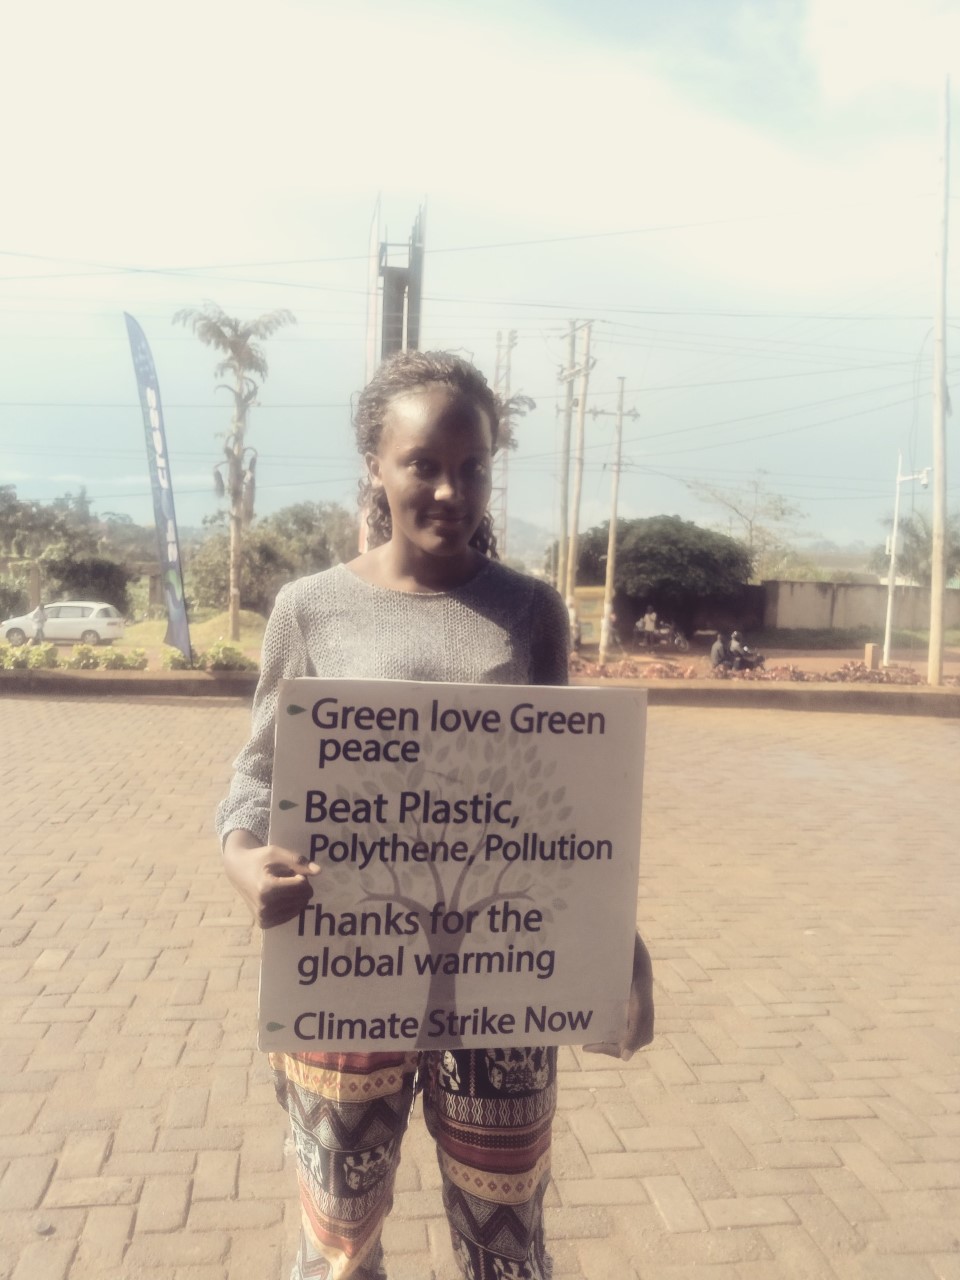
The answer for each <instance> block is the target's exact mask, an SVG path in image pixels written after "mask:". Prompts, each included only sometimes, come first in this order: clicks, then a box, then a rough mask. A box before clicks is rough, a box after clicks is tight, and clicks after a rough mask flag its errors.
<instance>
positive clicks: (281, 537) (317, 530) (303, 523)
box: [186, 502, 357, 614]
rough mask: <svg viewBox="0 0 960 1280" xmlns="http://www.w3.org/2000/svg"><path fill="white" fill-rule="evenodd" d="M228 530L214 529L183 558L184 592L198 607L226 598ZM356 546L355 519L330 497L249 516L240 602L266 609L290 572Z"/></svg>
mask: <svg viewBox="0 0 960 1280" xmlns="http://www.w3.org/2000/svg"><path fill="white" fill-rule="evenodd" d="M228 547H229V536H228V534H227V532H226V531H225V530H223V529H222V528H220V529H215V531H214V532H213V533H211V534H210V535H209V536H208V537H207V538H206V539H205V540H204V541H203V542H202V543H201V545H200V546H199V547H198V548H196V549H195V550H193V551H192V552H191V553H190V554H189V555H188V556H187V561H186V581H187V594H188V595H189V597H190V599H191V601H192V603H193V604H194V605H196V606H197V607H199V608H201V609H217V610H221V609H226V608H227V606H228V604H229V600H230V578H229V572H228V557H227V551H228ZM356 550H357V522H356V519H355V518H354V517H353V516H351V515H350V513H349V512H348V511H345V510H344V508H343V507H340V506H337V505H336V503H332V502H299V503H296V504H294V505H293V506H290V507H284V508H283V509H282V510H281V511H277V512H275V513H274V514H273V515H272V516H266V517H264V518H263V519H261V520H256V521H254V523H253V525H252V527H251V528H250V529H249V530H248V531H247V534H246V536H245V537H244V541H243V549H242V557H243V559H242V564H241V582H242V590H241V602H240V603H241V607H242V608H244V609H252V610H253V611H254V612H256V613H261V614H268V613H269V612H270V610H271V608H272V607H273V602H274V600H275V599H276V595H277V592H278V591H279V590H280V588H281V587H282V586H283V584H284V583H285V582H289V581H290V580H291V578H299V577H302V576H303V575H304V574H309V573H320V572H322V571H323V570H324V569H329V568H330V566H331V565H334V564H338V563H340V562H341V561H343V560H347V559H350V558H351V557H352V556H354V555H355V554H356Z"/></svg>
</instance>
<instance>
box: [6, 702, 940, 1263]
mask: <svg viewBox="0 0 960 1280" xmlns="http://www.w3.org/2000/svg"><path fill="white" fill-rule="evenodd" d="M246 723H247V713H246V710H245V709H244V708H243V707H242V706H240V705H238V704H237V703H233V702H229V701H223V702H217V701H215V700H194V699H183V700H180V699H178V700H172V699H171V700H167V701H162V700H153V701H149V700H148V701H140V702H137V703H134V702H126V701H124V702H114V701H104V700H97V699H85V698H84V699H78V698H71V699H69V700H65V701H62V702H55V701H52V700H45V699H35V698H17V697H13V698H5V699H4V701H3V702H2V704H0V742H2V743H3V748H4V768H3V775H2V777H3V781H2V794H0V831H2V833H3V835H2V841H0V843H2V848H3V857H2V859H0V949H2V954H0V962H2V974H0V983H2V985H0V997H2V1005H3V1009H2V1018H3V1021H2V1032H0V1063H2V1068H3V1069H2V1072H0V1280H94V1278H95V1280H117V1278H119V1277H123V1278H124V1280H132V1278H134V1277H141V1276H142V1277H149V1278H151V1280H280V1277H282V1276H283V1275H285V1274H286V1261H285V1259H288V1257H289V1249H290V1246H291V1243H292V1240H293V1236H294V1232H295V1226H296V1224H295V1213H294V1205H293V1199H292V1177H291V1173H290V1170H289V1169H286V1168H285V1167H284V1164H285V1154H284V1136H285V1135H284V1125H283V1118H282V1116H281V1114H280V1112H279V1111H278V1110H277V1109H276V1106H275V1103H274V1102H273V1098H272V1094H271V1091H270V1088H269V1085H268V1083H267V1077H266V1073H265V1071H264V1068H263V1064H262V1062H261V1060H260V1057H259V1055H258V1054H257V1053H256V1052H254V1051H253V1050H252V1049H251V1044H252V1041H253V1035H254V1031H253V1010H254V1002H255V988H256V967H257V966H256V948H255V944H254V942H253V940H252V938H251V929H250V927H249V926H248V924H247V921H246V918H245V915H244V911H243V909H242V907H241V906H240V904H239V903H235V902H233V901H232V900H231V897H230V895H229V891H228V889H227V886H226V885H225V883H224V882H223V881H222V880H221V877H220V874H219V869H218V863H217V857H216V853H215V851H214V847H213V842H212V839H211V837H210V834H209V824H210V813H211V809H212V806H213V803H214V801H215V799H216V798H217V797H218V796H219V794H220V792H221V790H222V788H223V785H224V783H225V781H226V778H227V776H228V772H229V761H230V759H231V758H232V755H233V753H234V751H235V749H236V747H237V746H238V745H239V743H240V741H241V740H242V738H243V735H244V732H245V729H246ZM158 740H162V742H163V745H161V746H156V745H154V744H155V743H156V742H157V741H158ZM958 782H960V724H958V723H957V722H956V721H945V720H934V719H920V718H904V717H896V718H890V719H887V718H885V717H880V716H843V715H838V714H816V713H812V714H802V715H798V714H795V713H793V714H791V713H780V712H773V711H742V710H741V711H735V712H733V711H724V710H719V709H718V710H693V709H687V708H655V709H654V710H653V711H652V712H651V729H650V741H649V766H648V777H647V787H646V796H647V802H646V813H645V845H644V856H643V897H642V901H641V909H640V916H641V919H642V921H643V925H644V930H645V933H646V935H647V937H648V939H649V941H650V945H651V950H652V952H653V955H654V962H655V966H656V972H657V979H658V1001H659V1004H658V1009H659V1018H658V1035H657V1039H656V1041H655V1042H654V1045H653V1046H652V1047H651V1048H650V1049H649V1050H648V1051H647V1052H645V1053H644V1054H642V1055H639V1056H638V1057H637V1059H635V1061H634V1062H632V1063H630V1064H628V1065H625V1066H621V1065H619V1064H614V1063H612V1062H611V1061H610V1060H608V1059H603V1058H597V1057H589V1056H586V1057H583V1058H582V1059H581V1058H580V1056H579V1055H578V1054H575V1053H574V1052H573V1051H569V1050H567V1051H564V1053H563V1059H562V1061H563V1080H562V1104H561V1108H562V1109H561V1113H560V1120H559V1123H558V1126H557V1135H556V1157H555V1172H556V1182H555V1185H554V1187H553V1188H552V1190H551V1193H550V1208H549V1217H550V1226H551V1231H552V1238H553V1241H554V1251H555V1255H556V1274H557V1277H558V1280H572V1278H573V1277H580V1278H582V1280H614V1278H616V1280H631V1278H635V1277H638V1276H639V1277H643V1280H681V1278H682V1280H687V1278H693V1277H696V1278H697V1280H701V1278H702V1280H771V1278H776V1277H788V1278H790V1280H794V1278H795V1277H799V1278H809V1280H821V1278H827V1277H843V1278H846V1277H850V1278H851V1280H868V1278H869V1280H933V1278H936V1280H960V1055H958V1052H957V1050H958V1043H957V1042H958V1025H960V1024H958V1016H957V1015H958V1009H957V1003H958V1002H957V987H958V982H957V978H958V973H957V969H958V965H957V959H958V948H957V936H958V933H957V915H958V911H957V903H958V892H957V890H958V884H957V881H958V867H957V863H958V859H957V834H956V822H955V818H954V816H953V815H954V812H955V804H956V796H957V790H958V787H957V784H958ZM437 1185H438V1177H437V1173H436V1168H435V1165H434V1162H433V1157H432V1153H431V1151H430V1149H429V1145H428V1143H427V1142H425V1140H424V1134H423V1129H422V1125H421V1124H416V1125H415V1126H414V1130H413V1132H411V1134H410V1136H409V1140H408V1145H407V1148H406V1153H405V1159H404V1162H403V1165H402V1167H401V1172H400V1184H399V1192H398V1195H397V1208H396V1212H395V1215H394V1217H393V1219H392V1221H391V1223H390V1225H389V1228H388V1233H387V1243H388V1248H389V1252H390V1256H391V1267H392V1270H391V1276H392V1277H394V1280H430V1278H431V1277H435V1278H436V1280H447V1278H448V1277H452V1276H453V1275H454V1268H453V1263H452V1259H451V1256H450V1252H449V1249H448V1246H447V1244H446V1240H445V1229H444V1226H443V1223H442V1220H441V1218H440V1215H439V1197H438V1191H437Z"/></svg>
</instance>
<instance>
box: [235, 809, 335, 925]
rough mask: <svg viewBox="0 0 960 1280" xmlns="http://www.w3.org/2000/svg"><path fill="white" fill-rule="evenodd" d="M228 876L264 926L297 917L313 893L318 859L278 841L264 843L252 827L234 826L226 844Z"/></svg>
mask: <svg viewBox="0 0 960 1280" xmlns="http://www.w3.org/2000/svg"><path fill="white" fill-rule="evenodd" d="M223 866H224V870H225V871H226V873H227V878H228V880H229V881H230V883H231V884H232V885H233V887H234V888H235V889H236V891H237V893H239V895H240V897H241V898H243V900H244V902H245V903H246V904H247V906H248V907H249V908H250V911H251V914H252V915H253V918H254V920H255V921H256V923H257V924H258V925H259V926H260V928H261V929H272V928H273V926H274V925H277V924H284V923H285V922H286V921H287V920H293V919H295V918H296V917H297V916H298V915H299V914H300V912H301V911H302V910H303V908H304V907H305V906H306V905H307V903H308V902H309V901H310V899H311V898H312V897H313V886H312V884H311V883H310V877H311V876H315V875H317V874H318V873H319V871H320V868H319V866H318V865H317V864H316V863H315V862H311V861H310V860H309V859H308V858H306V857H305V856H303V855H302V854H299V853H294V852H293V851H292V850H291V849H282V848H280V846H279V845H275V844H268V845H261V844H260V841H259V840H258V839H257V837H256V836H255V835H254V834H253V832H252V831H243V830H239V829H237V830H234V831H231V832H230V833H229V835H228V836H227V838H226V840H225V841H224V846H223Z"/></svg>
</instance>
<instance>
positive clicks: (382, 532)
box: [353, 351, 501, 560]
mask: <svg viewBox="0 0 960 1280" xmlns="http://www.w3.org/2000/svg"><path fill="white" fill-rule="evenodd" d="M435 383H438V384H440V385H442V386H445V387H449V388H450V389H451V390H452V391H458V392H460V394H461V395H464V396H467V397H469V398H470V399H471V400H472V401H473V402H474V403H475V404H476V405H477V407H478V408H480V409H482V410H483V412H484V413H485V414H486V415H487V417H488V418H489V420H490V430H491V434H492V437H493V440H492V444H493V449H494V451H496V447H497V436H498V434H499V430H500V417H501V407H500V402H499V399H498V398H497V396H496V395H495V393H494V392H493V391H492V390H491V388H490V387H489V386H488V385H487V380H486V378H484V376H483V374H482V373H481V372H480V370H479V369H477V368H476V367H475V366H474V365H472V364H471V363H470V362H469V360H464V359H462V358H461V357H460V356H455V355H452V354H451V353H450V352H448V351H398V352H397V353H396V354H395V355H392V356H388V357H387V359H386V360H384V362H383V364H381V365H380V367H379V368H378V369H377V371H376V373H375V374H374V375H373V377H372V378H371V379H370V381H369V382H368V383H367V385H366V386H365V387H364V389H363V391H361V393H360V396H359V398H358V400H357V407H356V411H355V413H354V415H353V427H354V431H355V432H356V439H357V450H358V451H359V453H360V455H361V457H364V456H366V454H368V453H376V452H377V450H378V449H379V447H380V438H381V436H382V435H383V420H384V418H385V416H386V412H387V410H388V409H389V407H390V404H391V403H392V401H393V400H394V399H395V398H396V397H397V396H401V395H407V394H409V393H410V392H411V391H415V390H417V388H419V387H425V386H430V385H432V384H435ZM359 497H360V510H361V511H366V513H367V529H368V545H369V546H371V547H378V546H380V545H381V544H382V543H384V542H389V541H390V537H391V534H392V532H393V523H392V521H391V519H390V507H389V505H388V504H387V496H386V494H385V493H384V491H383V490H382V489H376V488H374V486H373V484H372V483H371V480H370V477H369V476H368V475H366V474H364V476H363V478H362V479H361V481H360V494H359ZM470 546H471V547H474V548H476V550H477V551H479V552H480V553H481V554H482V555H485V556H489V557H490V559H491V560H496V559H498V556H497V540H496V538H495V537H494V533H493V520H492V518H491V516H490V512H489V511H487V512H486V513H485V514H484V517H483V519H482V520H481V521H480V524H479V525H478V526H477V528H476V531H475V532H474V534H473V537H472V538H471V539H470Z"/></svg>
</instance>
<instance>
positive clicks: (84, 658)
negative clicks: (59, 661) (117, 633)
mask: <svg viewBox="0 0 960 1280" xmlns="http://www.w3.org/2000/svg"><path fill="white" fill-rule="evenodd" d="M64 665H65V666H67V667H69V668H70V669H71V671H95V670H96V668H97V667H99V665H100V654H99V653H97V651H96V649H95V648H94V647H93V645H92V644H78V645H74V647H73V653H72V654H71V655H70V657H69V658H68V659H67V661H66V662H65V663H64Z"/></svg>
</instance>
